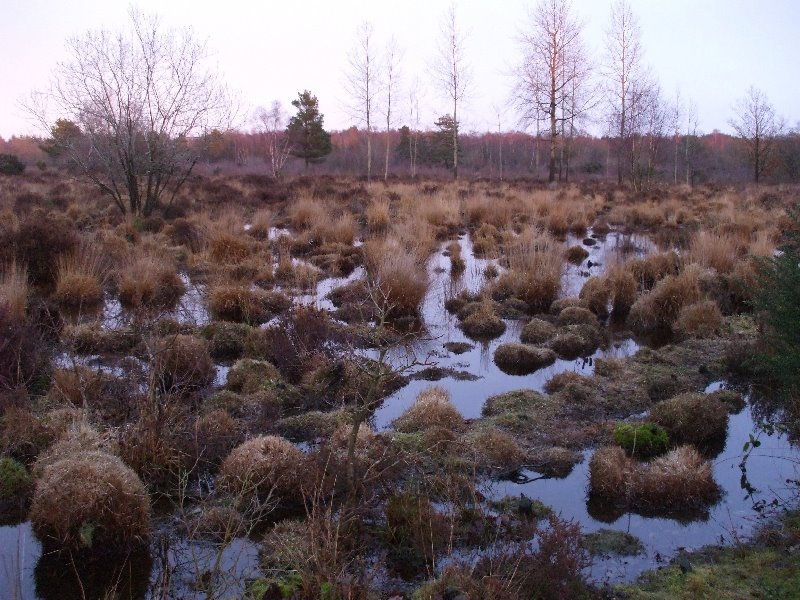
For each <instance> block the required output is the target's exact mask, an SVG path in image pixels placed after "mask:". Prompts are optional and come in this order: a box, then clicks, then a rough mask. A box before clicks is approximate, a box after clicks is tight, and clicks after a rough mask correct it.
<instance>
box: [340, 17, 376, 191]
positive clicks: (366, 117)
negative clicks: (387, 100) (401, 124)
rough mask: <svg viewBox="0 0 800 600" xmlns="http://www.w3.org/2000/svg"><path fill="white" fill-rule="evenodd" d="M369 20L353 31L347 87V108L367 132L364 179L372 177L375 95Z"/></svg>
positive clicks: (371, 31) (373, 59) (373, 60)
mask: <svg viewBox="0 0 800 600" xmlns="http://www.w3.org/2000/svg"><path fill="white" fill-rule="evenodd" d="M373 37H374V33H373V27H372V23H369V22H368V21H364V22H363V23H361V25H360V26H359V27H358V30H357V32H356V42H355V46H353V48H352V49H351V51H350V54H349V55H348V65H349V68H348V71H347V81H346V85H347V91H348V92H349V94H350V97H351V99H352V101H353V104H352V106H351V107H350V112H351V114H352V116H353V118H355V119H356V120H357V121H358V122H359V123H360V124H361V125H363V126H364V127H365V128H366V132H367V181H369V180H370V179H371V177H372V121H373V119H372V116H373V112H374V103H375V100H376V97H377V95H378V91H379V88H380V83H379V81H378V70H379V65H378V56H377V52H376V50H375V48H374V44H373Z"/></svg>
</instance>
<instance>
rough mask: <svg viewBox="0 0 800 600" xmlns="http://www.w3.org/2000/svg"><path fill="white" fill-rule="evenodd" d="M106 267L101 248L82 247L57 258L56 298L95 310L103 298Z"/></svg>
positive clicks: (65, 303) (54, 295)
mask: <svg viewBox="0 0 800 600" xmlns="http://www.w3.org/2000/svg"><path fill="white" fill-rule="evenodd" d="M106 275H107V269H106V265H105V260H104V257H103V255H102V254H101V253H100V251H99V249H98V248H95V247H93V246H83V247H82V248H80V249H79V250H78V251H77V252H74V253H73V254H70V255H68V256H62V257H59V259H58V278H57V280H56V289H55V292H54V293H53V298H54V299H55V300H56V302H58V303H59V304H61V305H62V306H64V307H66V308H69V309H72V310H78V309H94V308H97V307H98V306H100V304H101V302H102V301H103V286H104V284H105V281H106Z"/></svg>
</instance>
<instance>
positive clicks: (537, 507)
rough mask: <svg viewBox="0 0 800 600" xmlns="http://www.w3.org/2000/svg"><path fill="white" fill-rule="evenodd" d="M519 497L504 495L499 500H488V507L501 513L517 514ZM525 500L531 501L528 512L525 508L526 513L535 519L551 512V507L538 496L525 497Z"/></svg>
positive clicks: (518, 511)
mask: <svg viewBox="0 0 800 600" xmlns="http://www.w3.org/2000/svg"><path fill="white" fill-rule="evenodd" d="M521 499H522V498H520V497H519V496H504V497H502V498H500V499H499V500H490V501H489V508H491V509H492V510H495V511H497V512H498V513H500V514H503V515H509V516H518V515H519V514H520V512H521V511H520V500H521ZM526 500H530V503H531V509H530V512H529V513H528V512H527V508H526V514H528V515H529V516H530V517H532V518H534V519H536V520H537V521H538V520H541V519H544V518H545V517H547V516H548V515H551V514H553V509H552V508H550V507H549V506H547V505H546V504H545V503H544V502H542V501H541V500H539V499H538V498H527V499H526ZM526 504H527V503H526Z"/></svg>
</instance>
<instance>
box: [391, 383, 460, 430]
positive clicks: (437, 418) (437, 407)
mask: <svg viewBox="0 0 800 600" xmlns="http://www.w3.org/2000/svg"><path fill="white" fill-rule="evenodd" d="M437 427H441V428H443V429H446V430H448V431H460V430H461V429H463V427H464V417H462V416H461V413H460V412H458V409H457V408H456V407H455V406H454V405H453V403H452V402H450V394H448V393H447V391H446V390H445V389H444V388H440V387H431V388H428V389H426V390H423V391H422V392H420V394H419V396H417V399H416V401H415V402H414V404H412V405H411V406H410V407H409V408H408V409H407V410H406V411H405V412H404V413H403V414H402V415H400V416H399V417H398V418H397V419H396V420H395V421H394V428H395V429H396V430H397V431H401V432H404V433H408V432H414V431H425V430H427V429H432V428H437Z"/></svg>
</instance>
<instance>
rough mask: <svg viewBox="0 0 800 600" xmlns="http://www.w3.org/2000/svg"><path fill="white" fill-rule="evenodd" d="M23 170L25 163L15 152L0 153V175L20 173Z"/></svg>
mask: <svg viewBox="0 0 800 600" xmlns="http://www.w3.org/2000/svg"><path fill="white" fill-rule="evenodd" d="M24 171H25V163H23V162H22V161H21V160H20V159H19V157H18V156H17V155H16V154H0V175H21V174H22V173H23V172H24Z"/></svg>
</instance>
